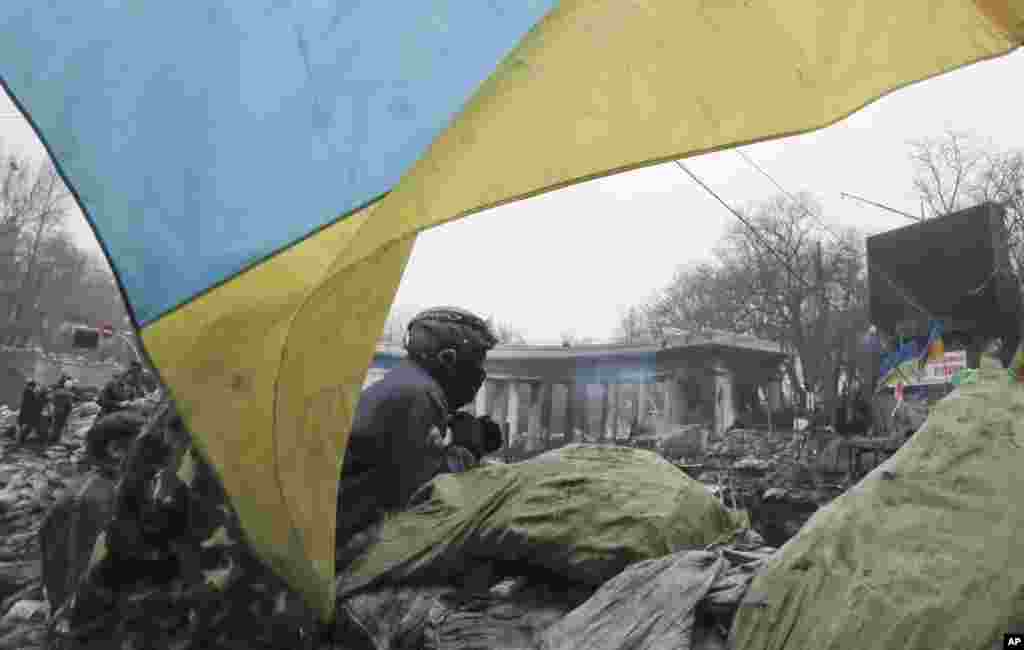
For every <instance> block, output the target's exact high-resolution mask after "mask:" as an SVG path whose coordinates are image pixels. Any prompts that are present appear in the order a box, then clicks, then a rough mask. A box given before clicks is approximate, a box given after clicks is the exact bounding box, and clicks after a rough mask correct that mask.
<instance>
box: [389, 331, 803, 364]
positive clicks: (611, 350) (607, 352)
mask: <svg viewBox="0 0 1024 650" xmlns="http://www.w3.org/2000/svg"><path fill="white" fill-rule="evenodd" d="M709 348H719V349H721V348H724V349H732V350H737V351H748V352H755V353H756V352H759V353H762V354H764V355H768V356H778V358H779V360H780V361H781V360H782V359H783V358H785V357H786V356H787V355H786V354H784V353H783V352H782V348H781V347H780V346H779V345H778V344H776V343H772V342H770V341H764V340H762V339H758V338H755V337H752V336H745V335H740V334H733V333H730V332H720V331H714V332H709V333H706V334H696V333H684V334H682V335H680V336H671V337H667V338H666V339H665V340H664V341H663V342H661V343H597V344H579V345H573V346H570V347H565V346H562V345H499V346H497V347H496V348H494V349H493V350H492V351H491V352H490V353H489V354H488V355H487V357H488V359H489V360H492V361H516V360H523V359H532V360H566V361H569V360H581V361H582V360H586V359H594V360H596V359H603V358H608V357H620V358H622V357H626V358H628V357H634V356H635V357H646V356H651V355H655V354H657V353H664V352H669V351H672V350H699V349H709ZM377 354H378V355H384V356H392V357H401V356H405V350H404V349H402V346H400V345H395V344H386V343H385V344H380V345H378V346H377Z"/></svg>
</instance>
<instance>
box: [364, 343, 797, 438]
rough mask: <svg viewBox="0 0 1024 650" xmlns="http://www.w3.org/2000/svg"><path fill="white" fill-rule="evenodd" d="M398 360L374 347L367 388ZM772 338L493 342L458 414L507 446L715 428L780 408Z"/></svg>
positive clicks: (396, 354) (777, 356) (397, 350)
mask: <svg viewBox="0 0 1024 650" xmlns="http://www.w3.org/2000/svg"><path fill="white" fill-rule="evenodd" d="M404 356H405V352H404V350H402V348H401V347H400V346H396V345H388V344H381V345H379V346H378V349H377V353H376V355H375V356H374V360H373V365H372V366H371V368H370V370H369V372H368V374H367V379H366V381H367V385H369V384H371V383H373V382H374V381H376V380H378V379H379V378H380V377H382V376H383V375H384V374H385V373H386V372H387V371H388V370H389V369H390V368H392V367H394V366H395V365H396V364H397V363H398V362H399V361H400V360H401V359H402V358H403V357H404ZM785 358H786V356H785V355H784V354H782V352H781V351H780V349H779V347H778V346H777V345H775V344H773V343H770V342H767V341H762V340H759V339H755V338H753V337H743V336H737V335H731V334H718V333H716V334H713V335H706V336H698V335H690V336H684V337H679V338H671V339H667V340H665V341H663V342H662V343H660V344H600V345H576V346H572V347H563V346H538V345H501V346H498V347H497V348H495V349H494V350H492V351H491V353H490V354H489V355H488V357H487V363H486V368H487V381H486V382H485V384H484V386H483V387H482V388H481V389H480V391H479V392H478V393H477V396H476V401H475V403H474V404H472V405H470V406H468V407H467V409H466V410H469V411H472V412H474V413H476V414H477V415H483V414H487V415H490V416H491V417H492V418H494V419H495V420H497V421H498V422H501V423H503V424H505V425H506V426H507V431H508V434H509V443H510V444H511V445H516V444H525V446H526V448H528V449H542V448H545V447H547V446H549V445H551V444H557V443H558V442H561V441H568V440H574V441H581V440H612V439H617V440H623V439H628V438H630V437H638V436H640V435H647V436H661V435H665V434H668V433H670V432H672V431H674V430H677V429H678V428H679V427H681V426H685V425H689V424H702V425H705V426H707V427H708V428H710V429H711V430H714V431H716V432H722V431H724V430H726V429H728V428H729V427H730V426H732V425H733V424H734V423H735V422H736V421H737V418H738V417H740V416H741V415H742V414H743V413H744V412H745V411H746V410H747V409H749V408H752V407H753V406H754V405H755V404H757V403H758V401H759V398H758V395H759V393H760V394H763V395H766V396H767V399H768V402H769V407H770V408H772V409H777V408H779V396H780V393H781V374H780V366H781V364H782V362H783V360H784V359H785Z"/></svg>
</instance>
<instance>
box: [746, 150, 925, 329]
mask: <svg viewBox="0 0 1024 650" xmlns="http://www.w3.org/2000/svg"><path fill="white" fill-rule="evenodd" d="M736 153H737V154H738V155H739V156H740V157H741V158H743V160H745V161H746V162H747V164H749V165H750V166H751V167H753V168H754V169H756V170H757V171H758V172H760V173H761V175H763V176H764V177H765V178H767V179H768V181H769V182H771V184H772V185H774V186H775V187H776V188H777V189H778V190H779V191H780V192H782V193H783V194H784V195H785V196H786V197H787V198H789V200H790V201H792V202H793V203H794V204H795V205H797V206H799V207H800V208H801V209H802V210H803V211H804V214H805V215H806V216H807V217H809V218H810V219H811V220H813V221H814V222H815V223H817V224H818V225H819V226H820V227H821V228H822V229H823V230H824V231H825V232H827V233H828V234H830V235H832V237H833V238H834V239H835V240H836V242H837V243H838V244H839V245H840V246H842V247H844V248H846V250H847V251H849V252H851V253H853V254H855V255H860V251H858V250H856V249H855V248H854V247H853V246H852V245H851V244H850V243H849V242H847V241H846V240H844V239H843V238H842V237H840V236H839V235H837V234H836V233H835V231H833V230H832V229H831V228H830V227H829V226H828V224H826V223H825V222H824V221H823V220H822V219H821V218H820V217H819V216H818V215H816V214H814V213H813V212H811V211H810V210H809V209H808V208H807V206H805V205H804V204H803V203H802V202H801V201H800V200H798V199H797V198H796V196H794V195H793V194H792V193H791V192H789V191H787V190H786V188H784V187H783V186H782V184H781V183H779V182H778V181H777V180H775V178H773V177H772V175H771V174H769V173H768V172H767V171H765V170H764V168H762V167H761V166H760V165H758V164H757V163H756V162H754V160H753V159H751V157H750V156H748V155H747V154H746V152H744V151H741V150H739V149H736ZM875 273H876V274H878V276H879V277H881V278H882V280H883V281H884V282H885V283H886V284H888V285H889V286H890V287H891V288H892V289H893V290H895V291H896V292H897V293H898V294H900V297H901V298H902V299H903V300H904V301H905V302H906V303H907V304H908V305H910V306H911V307H913V308H914V309H916V310H918V311H919V312H921V313H922V314H924V315H925V316H926V317H927V318H929V319H934V318H935V316H934V315H933V314H932V313H931V312H929V311H928V310H927V309H925V308H924V307H922V306H921V305H920V304H919V303H918V302H917V300H915V299H914V298H912V297H911V296H910V295H909V294H908V293H907V292H906V291H905V290H904V289H903V288H902V287H900V286H899V285H897V284H896V283H895V282H894V281H893V280H892V279H891V278H889V276H888V275H886V273H885V272H884V271H882V270H881V269H879V268H877V267H876V268H875Z"/></svg>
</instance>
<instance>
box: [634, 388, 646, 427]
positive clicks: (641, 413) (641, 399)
mask: <svg viewBox="0 0 1024 650" xmlns="http://www.w3.org/2000/svg"><path fill="white" fill-rule="evenodd" d="M649 389H650V385H649V383H648V382H647V381H646V380H645V381H641V382H640V383H639V384H636V404H634V406H633V408H634V409H636V410H635V413H636V425H637V426H638V427H643V426H645V425H646V424H647V414H648V413H649V412H650V407H649V406H648V404H647V399H648V398H647V392H648V390H649Z"/></svg>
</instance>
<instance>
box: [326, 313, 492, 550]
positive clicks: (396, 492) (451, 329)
mask: <svg viewBox="0 0 1024 650" xmlns="http://www.w3.org/2000/svg"><path fill="white" fill-rule="evenodd" d="M496 343H497V339H496V338H495V336H494V334H493V333H492V332H491V330H490V327H488V325H487V324H486V323H485V321H484V320H483V319H481V318H479V317H478V316H475V315H473V314H471V313H469V312H467V311H464V310H461V309H456V308H447V307H443V308H435V309H430V310H427V311H425V312H422V313H421V314H419V315H417V316H416V317H415V318H414V319H413V320H412V322H411V323H410V324H409V329H408V332H407V334H406V340H405V349H406V351H407V353H408V356H407V358H406V359H404V360H402V362H401V363H400V364H399V365H398V366H397V367H395V368H394V369H392V370H391V371H390V372H388V374H387V375H385V376H384V378H383V379H381V380H380V381H378V382H376V383H375V384H373V385H372V386H370V387H369V388H367V389H366V390H365V391H363V394H362V396H361V397H360V400H359V404H358V406H357V408H356V415H355V419H354V421H353V425H352V433H351V436H350V438H349V442H348V447H347V449H346V452H345V461H344V464H343V467H342V473H341V481H340V485H339V494H338V537H337V540H338V544H339V546H343V545H345V544H346V542H347V541H348V540H350V539H351V538H352V536H353V535H355V534H356V533H358V532H359V531H362V530H365V529H367V528H368V527H370V526H371V525H372V524H374V523H376V522H377V521H378V520H379V519H380V518H381V517H382V515H383V514H384V513H386V512H393V511H395V510H398V509H401V508H403V507H405V505H406V504H407V503H408V501H409V498H410V497H411V496H412V495H413V493H414V492H416V490H417V489H419V488H420V487H421V486H422V485H423V484H425V483H427V482H428V481H430V479H432V478H434V477H435V476H436V475H438V474H440V473H443V472H447V471H462V470H464V469H468V468H469V467H471V466H473V465H475V464H476V463H477V462H478V461H479V460H480V458H481V457H482V456H483V455H485V454H487V453H491V452H493V451H495V450H496V449H498V448H500V447H501V430H500V428H498V427H497V425H496V424H494V423H493V422H490V421H489V420H483V419H480V420H478V419H476V418H473V417H472V416H469V415H468V414H458V415H456V412H457V411H458V410H459V409H460V408H462V407H463V406H465V405H467V404H469V403H470V402H471V401H473V398H474V397H475V396H476V393H477V391H478V390H479V389H480V386H481V385H482V384H483V382H484V379H485V378H486V376H487V373H486V372H485V371H484V361H485V360H486V358H487V353H488V351H490V350H491V349H492V348H493V347H494V346H495V344H496ZM449 423H451V424H452V425H453V426H452V427H451V428H449Z"/></svg>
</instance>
